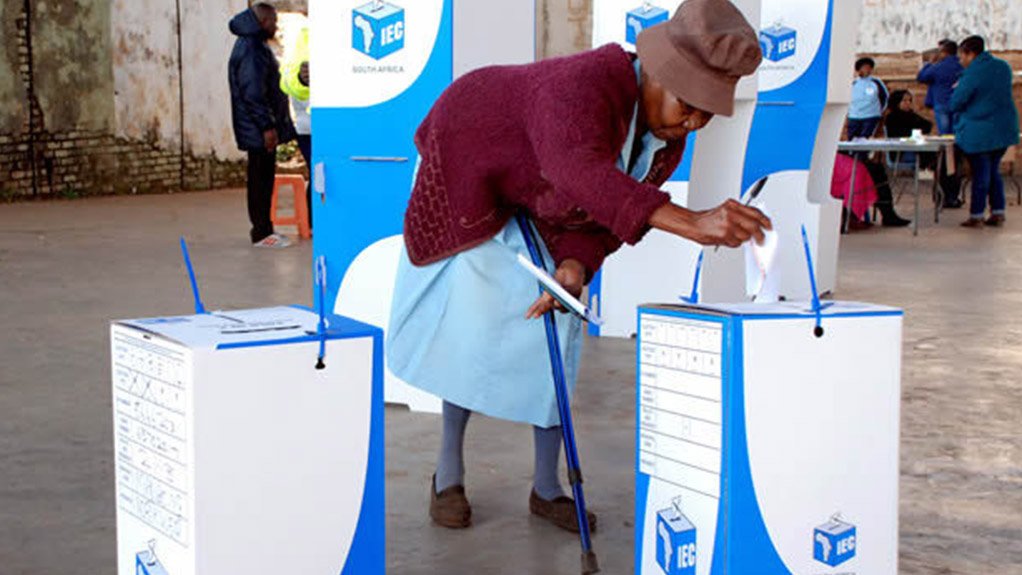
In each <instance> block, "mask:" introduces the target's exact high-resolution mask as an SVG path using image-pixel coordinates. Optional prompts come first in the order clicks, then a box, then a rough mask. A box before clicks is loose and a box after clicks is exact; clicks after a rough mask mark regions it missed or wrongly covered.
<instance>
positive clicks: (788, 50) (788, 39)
mask: <svg viewBox="0 0 1022 575" xmlns="http://www.w3.org/2000/svg"><path fill="white" fill-rule="evenodd" d="M759 47H760V48H762V50H763V57H764V58H766V59H767V60H770V61H772V62H780V61H781V60H785V59H787V58H791V57H792V56H794V55H795V47H796V33H795V31H794V30H792V29H791V28H786V27H785V26H783V25H781V23H780V22H778V23H776V24H774V25H773V26H771V27H769V28H767V29H765V30H761V31H760V33H759Z"/></svg>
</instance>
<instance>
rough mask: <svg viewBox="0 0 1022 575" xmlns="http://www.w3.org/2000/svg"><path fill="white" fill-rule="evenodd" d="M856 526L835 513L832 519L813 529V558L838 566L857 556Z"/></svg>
mask: <svg viewBox="0 0 1022 575" xmlns="http://www.w3.org/2000/svg"><path fill="white" fill-rule="evenodd" d="M855 547H856V537H855V526H854V525H852V524H851V523H848V522H846V521H843V520H842V519H841V515H840V514H839V513H838V514H835V515H834V516H832V517H831V518H830V521H828V522H826V523H824V524H823V525H820V526H819V527H817V528H816V529H814V530H813V558H814V559H816V560H817V561H819V562H820V563H823V564H825V565H830V566H831V567H837V566H838V565H841V564H842V563H845V562H846V561H848V560H850V559H852V558H853V557H855Z"/></svg>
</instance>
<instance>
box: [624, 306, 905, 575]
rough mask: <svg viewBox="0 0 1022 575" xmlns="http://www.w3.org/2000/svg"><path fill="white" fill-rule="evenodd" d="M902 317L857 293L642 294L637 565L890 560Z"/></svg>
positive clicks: (671, 568)
mask: <svg viewBox="0 0 1022 575" xmlns="http://www.w3.org/2000/svg"><path fill="white" fill-rule="evenodd" d="M818 324H819V327H820V328H822V333H820V332H819V331H818V330H817V329H816V327H817V325H818ZM901 329H902V312H901V311H899V310H896V309H891V308H886V307H879V306H873V305H867V304H856V303H844V302H840V303H834V304H832V305H830V307H826V308H824V309H822V311H821V312H820V315H819V317H817V315H816V313H815V312H814V311H813V310H812V309H811V308H810V306H809V305H808V304H801V303H790V302H787V303H777V304H735V305H706V306H653V305H651V306H643V307H641V308H640V309H639V329H638V333H639V341H638V386H637V387H638V390H637V391H638V393H637V399H638V407H637V427H638V433H637V460H636V465H637V482H636V558H635V565H636V569H635V572H636V573H638V574H643V575H654V574H655V575H661V574H666V575H675V574H676V573H683V574H685V575H689V574H692V575H723V574H727V575H795V574H798V575H806V574H809V575H812V574H817V573H831V572H832V571H830V569H831V568H832V567H834V566H837V565H840V566H841V568H842V569H843V570H845V571H847V572H848V573H860V574H867V573H868V574H870V575H895V574H896V573H897V560H898V430H899V398H900V371H901ZM818 333H820V335H819V337H818V336H817V334H818ZM668 544H669V545H670V550H669V551H668V550H666V549H665V546H666V545H668ZM686 569H687V570H686Z"/></svg>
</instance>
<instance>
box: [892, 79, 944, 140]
mask: <svg viewBox="0 0 1022 575" xmlns="http://www.w3.org/2000/svg"><path fill="white" fill-rule="evenodd" d="M884 126H885V127H886V128H887V137H888V138H907V137H909V136H911V135H912V130H919V131H921V132H922V133H924V134H929V133H930V132H931V131H933V122H931V121H929V120H927V119H926V118H924V117H922V116H920V115H919V114H917V113H916V110H915V100H914V99H913V97H912V93H911V92H909V91H908V90H895V91H894V92H891V104H890V106H889V107H888V112H887V117H886V118H884Z"/></svg>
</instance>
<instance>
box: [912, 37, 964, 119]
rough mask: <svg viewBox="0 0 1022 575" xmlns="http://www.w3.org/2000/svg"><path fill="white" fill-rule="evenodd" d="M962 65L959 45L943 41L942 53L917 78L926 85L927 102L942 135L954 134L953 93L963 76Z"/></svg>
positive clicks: (941, 45)
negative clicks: (952, 116)
mask: <svg viewBox="0 0 1022 575" xmlns="http://www.w3.org/2000/svg"><path fill="white" fill-rule="evenodd" d="M962 70H963V68H962V64H961V63H960V62H959V61H958V43H957V42H954V41H952V40H943V41H942V42H941V43H940V51H939V52H937V55H936V56H935V57H934V59H933V60H932V61H931V62H929V63H927V64H925V65H924V66H923V68H922V69H921V70H919V76H918V77H917V78H916V79H917V80H918V81H919V82H921V83H923V84H926V85H927V86H929V88H928V89H927V91H926V100H927V102H928V103H930V104H932V105H931V107H932V108H933V114H934V116H935V117H936V119H937V131H938V132H939V133H940V134H953V133H954V124H953V121H952V119H951V92H952V91H953V90H954V86H955V84H957V83H958V78H960V77H961V76H962Z"/></svg>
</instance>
